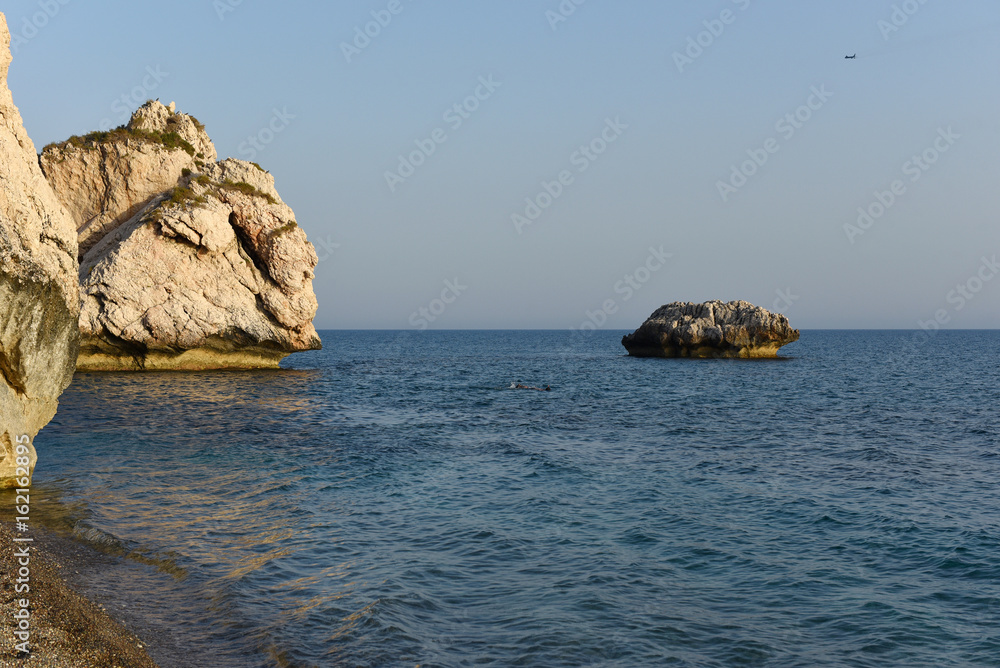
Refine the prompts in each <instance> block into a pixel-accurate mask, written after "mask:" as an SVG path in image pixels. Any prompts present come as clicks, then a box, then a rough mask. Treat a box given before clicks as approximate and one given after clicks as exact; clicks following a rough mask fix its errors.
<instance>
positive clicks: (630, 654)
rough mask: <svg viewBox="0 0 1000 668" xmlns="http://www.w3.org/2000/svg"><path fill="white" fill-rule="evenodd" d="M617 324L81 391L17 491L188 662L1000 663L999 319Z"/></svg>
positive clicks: (389, 346)
mask: <svg viewBox="0 0 1000 668" xmlns="http://www.w3.org/2000/svg"><path fill="white" fill-rule="evenodd" d="M621 334H622V332H596V333H593V334H591V335H589V336H581V337H577V338H571V337H570V336H569V335H568V334H567V333H565V332H536V331H530V332H507V331H504V332H428V333H420V334H418V333H398V332H344V331H328V332H322V338H323V342H324V346H325V347H324V350H322V351H319V352H315V353H307V354H299V355H294V356H292V357H290V358H289V359H287V360H286V362H285V365H284V366H286V367H287V368H286V369H284V370H281V371H259V372H226V373H187V374H179V373H150V374H143V375H140V374H79V375H77V377H76V379H75V380H74V382H73V384H72V386H71V387H70V388H69V390H67V392H66V393H65V395H64V396H63V399H62V400H61V405H60V408H59V413H58V415H57V417H56V418H55V420H54V421H53V422H52V424H51V425H50V426H49V427H47V428H46V429H45V430H43V432H42V433H41V434H39V436H38V438H37V440H36V446H37V449H38V451H39V457H40V459H39V464H38V467H37V470H36V475H35V486H36V487H38V488H40V489H44V490H48V491H49V493H51V494H55V495H57V496H58V497H59V498H60V499H61V503H62V504H64V505H65V506H66V507H67V508H72V509H73V513H74V522H77V521H79V523H78V524H77V533H78V534H81V535H83V534H86V533H87V528H88V527H89V528H91V529H96V530H99V532H101V535H108V536H114V537H115V539H116V540H118V541H120V544H121V545H122V546H123V548H124V549H125V550H126V551H127V552H129V553H130V555H131V556H132V557H134V559H133V560H132V561H133V562H134V563H136V564H137V568H141V569H147V570H152V569H154V568H155V564H159V565H160V566H161V568H163V569H164V570H163V572H165V573H168V575H166V576H164V577H165V580H163V579H161V580H159V581H158V582H161V585H160V586H158V587H156V588H152V589H150V588H149V587H148V585H141V584H130V583H129V582H123V583H118V584H116V585H115V586H116V587H117V588H120V589H121V590H122V591H123V592H125V593H128V590H129V587H130V586H131V587H133V588H135V589H137V591H135V592H133V594H135V596H137V597H141V598H142V600H143V603H144V606H145V607H144V608H143V609H144V610H145V611H146V612H145V613H144V614H147V615H152V616H156V615H160V616H161V617H162V619H161V621H163V620H166V622H167V623H169V625H170V626H171V628H172V629H173V632H174V633H175V634H176V637H175V640H177V641H178V642H179V643H180V644H182V645H184V646H185V647H187V648H189V649H190V650H191V651H193V652H194V653H196V654H197V656H199V657H200V659H199V660H198V663H197V665H204V666H211V667H216V666H219V667H221V666H415V665H420V666H474V665H475V666H490V665H492V666H514V665H519V666H665V665H675V666H765V665H766V666H852V667H854V666H879V667H883V666H997V665H1000V495H998V493H997V492H998V486H1000V422H998V406H1000V333H998V332H972V331H966V332H941V333H938V334H937V335H936V336H934V337H930V338H929V339H928V340H926V341H924V340H920V341H918V342H917V344H914V343H913V339H914V334H913V333H912V332H902V331H886V332H873V331H806V332H803V335H802V339H801V340H800V341H799V342H797V343H795V344H792V345H790V346H788V347H786V348H784V349H783V350H782V352H783V354H784V355H785V356H786V357H785V359H779V360H770V361H739V360H662V359H634V358H630V357H627V356H625V355H624V349H623V348H622V347H621V345H620V342H619V341H620V337H621ZM925 338H926V337H925ZM516 381H521V382H523V383H525V384H529V385H544V384H551V386H552V391H551V392H544V393H543V392H534V391H524V390H513V389H508V388H509V386H510V384H511V383H513V382H516ZM80 527H83V529H81V528H80ZM91 533H94V532H93V531H91ZM136 559H137V560H138V561H136ZM140 561H141V562H143V563H142V564H140V563H139V562H140ZM146 563H149V564H154V566H148V565H145V564H146ZM137 582H141V580H139V581H137ZM144 586H145V587H146V588H145V589H143V587H144ZM139 590H141V591H139ZM155 650H156V648H155V643H154V658H158V659H159V660H160V661H161V663H162V664H163V666H170V665H185V666H190V665H192V664H191V659H190V658H187V659H183V660H182V659H177V658H176V657H175V658H173V659H172V658H171V657H169V656H163V655H162V654H161V655H160V656H157V654H156V653H155Z"/></svg>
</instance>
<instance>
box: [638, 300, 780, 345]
mask: <svg viewBox="0 0 1000 668" xmlns="http://www.w3.org/2000/svg"><path fill="white" fill-rule="evenodd" d="M798 340H799V330H797V329H792V328H791V327H789V325H788V318H786V317H785V316H783V315H780V314H776V313H771V312H770V311H767V310H765V309H762V308H760V307H759V306H754V305H753V304H751V303H750V302H744V301H734V302H728V303H726V302H721V301H718V300H715V301H710V302H705V303H704V304H695V303H692V302H674V303H672V304H667V305H666V306H661V307H660V308H658V309H657V310H656V311H655V312H654V313H653V314H652V315H651V316H649V318H648V319H647V320H646V322H644V323H642V325H641V326H640V327H639V329H637V330H636V331H635V332H633V333H631V334H627V335H626V336H624V337H623V338H622V345H623V346H625V349H626V350H628V353H629V355H632V356H634V357H703V358H704V357H708V358H712V357H715V358H718V357H731V358H764V357H777V355H778V349H779V348H781V346H784V345H786V344H789V343H792V342H793V341H798Z"/></svg>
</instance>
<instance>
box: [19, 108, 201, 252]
mask: <svg viewBox="0 0 1000 668" xmlns="http://www.w3.org/2000/svg"><path fill="white" fill-rule="evenodd" d="M217 157H218V156H217V154H216V151H215V146H214V145H213V144H212V140H211V139H209V137H208V134H206V132H205V126H204V125H202V124H201V123H200V122H198V119H196V118H195V117H194V116H190V115H188V114H183V113H180V112H178V111H176V109H175V108H174V107H173V104H172V103H171V107H166V106H164V105H163V104H161V103H160V102H159V101H156V100H150V101H149V102H146V104H144V105H143V106H142V107H140V108H139V109H138V110H136V111H135V113H133V114H132V118H131V119H130V120H129V122H128V124H126V125H123V126H122V127H119V128H116V129H114V130H109V131H107V132H91V133H90V134H87V135H84V136H82V137H79V136H73V137H70V138H69V139H67V140H66V141H64V142H59V143H55V144H49V145H48V146H46V147H45V149H44V150H43V151H42V154H41V156H40V157H39V162H40V164H41V166H42V170H43V171H44V172H45V177H46V178H47V179H48V180H49V183H51V184H52V187H53V188H54V189H55V191H56V194H57V195H58V196H59V199H60V200H61V201H62V202H63V204H65V205H66V208H67V209H68V210H69V212H70V214H71V215H72V216H73V220H74V221H75V222H76V227H77V231H78V233H79V247H80V256H81V258H82V256H83V254H84V253H86V252H87V251H88V250H89V249H90V248H92V247H93V246H94V245H95V244H96V243H98V242H99V241H100V240H101V239H102V238H103V237H104V235H106V234H108V232H110V231H112V230H114V229H115V228H116V227H118V225H120V224H122V223H124V222H125V221H126V220H128V219H129V218H131V217H132V216H133V215H135V213H136V212H137V211H138V210H139V209H141V208H142V207H144V206H146V205H147V204H149V202H150V201H151V200H152V198H153V197H155V196H156V195H159V194H160V193H162V192H163V191H165V190H168V189H170V188H173V187H174V186H176V185H177V183H178V182H179V181H180V179H181V178H182V176H183V175H184V174H185V172H186V171H187V172H197V171H201V170H202V169H204V167H205V166H206V165H210V164H212V163H214V162H215V160H216V158H217Z"/></svg>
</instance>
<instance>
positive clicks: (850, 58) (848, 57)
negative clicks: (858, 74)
mask: <svg viewBox="0 0 1000 668" xmlns="http://www.w3.org/2000/svg"><path fill="white" fill-rule="evenodd" d="M857 57H858V54H856V53H855V54H854V55H853V56H844V58H846V59H847V60H854V59H855V58H857Z"/></svg>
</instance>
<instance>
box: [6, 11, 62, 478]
mask: <svg viewBox="0 0 1000 668" xmlns="http://www.w3.org/2000/svg"><path fill="white" fill-rule="evenodd" d="M10 64H11V54H10V32H9V31H8V29H7V21H6V18H5V17H4V15H3V14H2V13H0V457H2V459H0V486H7V487H13V486H15V484H16V479H17V478H18V477H22V476H19V475H18V474H17V463H18V462H17V459H16V452H15V450H16V447H17V445H18V443H19V442H21V441H23V436H25V435H27V436H29V437H31V438H33V437H34V436H35V434H37V433H38V430H39V429H41V428H42V427H43V426H45V425H46V424H47V423H48V421H49V420H51V419H52V416H53V415H55V412H56V405H57V403H58V398H59V395H60V394H62V391H63V390H64V389H66V386H67V385H69V382H70V380H71V379H72V378H73V369H74V367H75V364H76V357H77V348H78V345H79V333H78V326H77V322H78V314H79V310H80V306H79V296H78V284H77V261H76V258H77V242H76V229H75V225H74V224H73V220H72V218H70V215H69V213H68V212H67V211H66V209H65V208H64V207H63V205H62V204H61V203H60V202H59V199H58V198H57V197H56V195H55V193H54V192H53V191H52V188H51V187H50V186H49V184H48V182H47V181H46V180H45V177H44V176H43V175H42V171H41V169H39V166H38V156H37V154H36V153H35V146H34V144H33V143H32V142H31V139H30V138H29V137H28V134H27V132H25V130H24V124H23V123H22V121H21V113H20V112H19V111H18V109H17V107H15V106H14V101H13V97H12V96H11V92H10V90H9V89H8V88H7V72H8V69H9V67H10ZM28 450H29V453H28V454H27V455H25V456H27V457H28V458H29V460H30V465H31V466H32V467H33V466H34V463H35V453H34V449H33V447H30V446H29V447H28Z"/></svg>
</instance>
